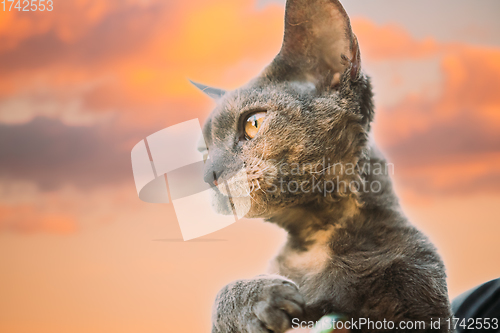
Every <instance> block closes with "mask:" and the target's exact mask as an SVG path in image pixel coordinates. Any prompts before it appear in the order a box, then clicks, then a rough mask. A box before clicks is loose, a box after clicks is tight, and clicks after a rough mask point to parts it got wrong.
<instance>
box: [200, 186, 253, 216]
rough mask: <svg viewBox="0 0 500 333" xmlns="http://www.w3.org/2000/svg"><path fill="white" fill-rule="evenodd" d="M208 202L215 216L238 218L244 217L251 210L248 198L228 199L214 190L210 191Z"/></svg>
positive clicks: (250, 202)
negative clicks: (233, 216)
mask: <svg viewBox="0 0 500 333" xmlns="http://www.w3.org/2000/svg"><path fill="white" fill-rule="evenodd" d="M210 201H211V205H212V209H213V210H214V211H215V212H216V213H217V214H221V215H235V216H237V217H238V218H243V217H245V216H246V215H247V213H248V212H249V211H250V210H251V208H252V201H251V199H250V196H245V197H229V196H226V195H224V194H222V193H221V192H220V191H219V190H214V189H211V190H210Z"/></svg>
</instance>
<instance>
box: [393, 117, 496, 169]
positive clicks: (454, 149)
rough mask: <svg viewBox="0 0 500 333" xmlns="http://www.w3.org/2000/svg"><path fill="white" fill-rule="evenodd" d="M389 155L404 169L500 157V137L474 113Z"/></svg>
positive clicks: (419, 135) (430, 131)
mask: <svg viewBox="0 0 500 333" xmlns="http://www.w3.org/2000/svg"><path fill="white" fill-rule="evenodd" d="M385 151H386V152H387V153H388V154H389V156H391V158H392V159H393V160H395V161H397V162H398V164H400V165H401V166H413V167H414V166H422V167H424V166H432V165H438V164H441V163H443V162H450V161H453V160H455V161H457V162H458V161H459V160H460V159H463V158H464V157H466V158H468V159H474V158H482V156H484V155H485V154H490V153H500V133H499V132H498V131H497V129H495V128H491V127H490V126H489V125H488V123H487V121H486V120H484V119H482V118H480V117H478V116H477V113H476V112H475V111H473V110H470V111H464V112H462V113H460V114H459V115H458V116H456V117H454V118H452V119H450V120H448V121H447V122H446V123H436V124H431V125H430V127H429V128H428V129H427V130H425V131H421V132H418V133H414V134H413V135H411V136H409V137H407V138H405V139H403V140H400V141H398V142H396V143H394V144H393V145H391V146H388V147H386V149H385Z"/></svg>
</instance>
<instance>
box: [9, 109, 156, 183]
mask: <svg viewBox="0 0 500 333" xmlns="http://www.w3.org/2000/svg"><path fill="white" fill-rule="evenodd" d="M151 133H152V131H149V130H143V131H142V132H129V133H127V132H124V131H123V130H121V131H120V130H118V129H117V128H116V127H115V126H113V125H96V126H67V125H65V124H63V123H61V122H60V121H59V120H52V119H48V118H35V119H34V120H33V121H31V122H29V123H26V124H22V125H5V124H0V177H2V178H3V177H7V178H9V179H12V180H17V179H22V180H29V181H33V182H35V183H36V184H38V185H39V186H40V188H41V189H42V190H53V189H57V188H58V187H60V186H62V185H64V184H72V185H75V186H77V187H79V188H89V187H96V186H101V185H109V184H114V183H119V182H123V181H130V182H133V176H132V167H131V161H130V151H131V149H132V147H133V145H134V144H135V143H137V142H139V141H140V140H141V139H143V138H144V137H146V136H147V135H149V134H151Z"/></svg>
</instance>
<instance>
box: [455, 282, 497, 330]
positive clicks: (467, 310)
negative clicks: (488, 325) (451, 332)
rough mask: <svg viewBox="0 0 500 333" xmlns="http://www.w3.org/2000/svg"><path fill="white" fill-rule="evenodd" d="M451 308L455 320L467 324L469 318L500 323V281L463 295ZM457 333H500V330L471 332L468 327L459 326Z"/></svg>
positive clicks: (481, 286) (486, 284)
mask: <svg viewBox="0 0 500 333" xmlns="http://www.w3.org/2000/svg"><path fill="white" fill-rule="evenodd" d="M451 306H452V310H453V313H454V314H455V318H459V319H460V321H461V320H462V319H465V322H467V321H468V320H469V318H473V319H474V320H475V319H476V318H480V319H484V318H491V319H492V318H497V319H499V321H500V279H496V280H493V281H490V282H486V283H485V284H482V285H480V286H479V287H476V288H474V289H472V290H469V291H467V292H465V293H463V294H462V295H460V296H458V297H457V298H455V300H454V301H453V303H452V305H451ZM456 332H458V333H462V332H500V328H498V329H496V330H495V329H489V330H486V329H482V330H478V329H474V330H470V329H467V327H466V328H464V327H460V326H457V329H456Z"/></svg>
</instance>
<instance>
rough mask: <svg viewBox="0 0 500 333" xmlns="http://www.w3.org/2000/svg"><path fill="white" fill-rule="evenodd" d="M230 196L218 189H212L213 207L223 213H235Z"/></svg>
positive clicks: (218, 212) (211, 200)
mask: <svg viewBox="0 0 500 333" xmlns="http://www.w3.org/2000/svg"><path fill="white" fill-rule="evenodd" d="M228 199H229V198H228V197H227V196H225V195H223V194H222V193H220V192H219V191H218V190H214V189H210V203H211V204H212V209H213V210H214V211H215V212H216V213H217V214H221V215H233V209H232V207H231V203H230V201H229V200H228Z"/></svg>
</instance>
